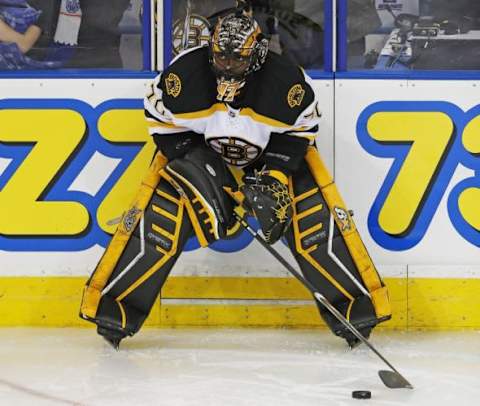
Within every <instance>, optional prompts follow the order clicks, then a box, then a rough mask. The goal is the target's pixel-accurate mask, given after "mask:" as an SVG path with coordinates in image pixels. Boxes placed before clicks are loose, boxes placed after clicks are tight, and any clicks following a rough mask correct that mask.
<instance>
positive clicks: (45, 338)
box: [0, 328, 480, 406]
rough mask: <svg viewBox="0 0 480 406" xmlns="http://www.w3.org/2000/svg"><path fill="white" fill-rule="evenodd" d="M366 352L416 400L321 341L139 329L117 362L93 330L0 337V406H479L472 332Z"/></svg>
mask: <svg viewBox="0 0 480 406" xmlns="http://www.w3.org/2000/svg"><path fill="white" fill-rule="evenodd" d="M371 342H372V343H373V345H374V346H375V347H376V348H377V349H378V350H379V351H380V352H381V353H382V355H384V356H385V357H386V358H387V359H388V360H389V361H390V362H391V363H392V364H393V365H394V366H395V367H396V368H397V369H398V370H399V371H400V372H401V373H402V374H403V375H404V376H405V377H406V378H407V379H408V380H409V381H410V382H411V383H412V384H413V385H414V386H415V389H414V390H408V389H395V390H392V389H388V388H386V387H385V386H384V385H383V384H382V382H381V381H380V379H379V377H378V376H377V372H378V370H380V369H387V368H386V367H385V365H384V364H383V363H382V361H380V360H379V359H378V358H377V357H376V356H375V355H374V354H373V353H372V352H371V351H369V350H368V349H367V348H366V347H365V346H361V347H359V348H357V349H355V350H353V351H350V350H348V349H347V348H346V346H345V344H344V343H343V341H341V340H339V339H337V338H335V337H333V336H332V335H331V334H330V333H328V332H327V331H325V330H258V329H238V330H232V329H227V330H225V329H188V330H187V329H178V330H171V329H145V330H143V331H142V332H141V333H139V334H138V335H137V336H135V337H134V338H129V339H126V340H124V342H122V345H121V349H120V351H119V352H115V351H114V350H113V349H112V348H110V347H109V346H108V345H107V344H106V343H104V341H103V340H101V339H100V338H99V337H98V336H97V335H96V333H95V332H94V331H93V330H91V329H23V328H21V329H0V405H2V406H3V405H8V406H10V405H13V406H23V405H35V406H36V405H41V406H43V405H62V404H63V405H85V406H86V405H92V406H94V405H102V406H104V405H107V406H108V405H168V406H171V405H175V406H176V405H179V406H184V405H206V406H216V405H219V406H220V405H221V406H236V405H255V406H256V405H259V406H268V405H275V406H287V405H288V406H302V405H315V406H319V405H320V406H321V405H325V406H334V405H359V404H360V405H367V404H368V405H381V406H390V405H391V406H394V405H402V406H403V405H415V406H422V405H432V406H433V405H435V406H439V405H448V406H460V405H469V406H473V405H478V404H480V403H479V402H480V332H473V331H470V332H449V333H432V332H413V333H398V332H397V333H392V332H381V331H380V332H375V333H374V335H373V337H372V340H371ZM353 390H370V391H371V392H372V399H370V400H357V399H352V397H351V392H352V391H353Z"/></svg>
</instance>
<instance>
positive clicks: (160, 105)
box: [143, 74, 190, 136]
mask: <svg viewBox="0 0 480 406" xmlns="http://www.w3.org/2000/svg"><path fill="white" fill-rule="evenodd" d="M161 80H162V75H161V74H160V75H158V76H157V77H156V78H155V80H154V81H153V82H152V84H151V88H150V89H149V92H148V93H147V95H146V96H145V99H144V103H143V104H144V108H145V118H146V120H147V125H148V131H149V133H150V135H152V136H157V135H158V136H165V135H167V136H168V135H173V134H179V133H186V132H189V131H190V129H189V128H187V127H181V126H178V125H176V124H174V122H173V114H172V113H171V112H170V111H169V110H168V108H167V107H166V106H165V104H164V101H163V91H162V88H161V86H160V83H161Z"/></svg>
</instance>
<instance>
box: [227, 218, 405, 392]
mask: <svg viewBox="0 0 480 406" xmlns="http://www.w3.org/2000/svg"><path fill="white" fill-rule="evenodd" d="M233 213H234V216H235V218H236V219H237V221H238V222H239V223H240V224H241V225H242V226H243V227H244V228H245V229H246V230H247V231H248V232H249V233H250V234H251V235H252V236H253V238H255V239H256V240H257V241H258V242H259V243H260V244H261V245H262V246H263V247H264V248H265V249H266V250H267V251H268V252H270V254H272V255H273V256H274V257H275V258H276V259H277V260H278V261H279V262H280V263H281V264H282V265H283V266H284V267H285V268H287V270H288V271H289V272H290V273H291V274H292V275H293V276H294V277H295V278H296V279H297V280H298V281H300V283H302V285H303V286H305V287H306V288H307V289H308V290H309V291H310V292H311V293H312V294H313V296H314V297H315V299H317V300H318V302H319V303H321V304H322V305H323V306H325V307H326V308H327V309H328V310H329V311H330V312H331V313H332V314H333V316H335V318H337V320H338V321H339V322H341V323H342V324H343V325H344V326H345V327H346V328H348V329H349V330H350V331H351V332H352V334H354V335H355V337H357V338H358V339H359V340H360V341H362V342H363V343H364V344H365V345H366V346H367V347H368V348H370V349H371V350H372V351H373V352H374V353H375V354H376V355H377V356H378V357H379V358H380V359H381V360H382V361H383V362H384V363H385V364H386V365H388V367H389V368H390V369H391V371H387V370H381V371H378V375H379V376H380V379H381V380H382V382H383V383H384V384H385V386H387V387H388V388H391V389H398V388H405V389H413V386H412V384H411V383H410V382H408V381H407V380H406V379H405V378H404V377H403V376H402V374H400V372H398V371H397V369H396V368H395V367H394V366H393V365H392V364H391V363H390V362H388V361H387V359H386V358H385V357H384V356H383V355H382V354H380V353H379V352H378V350H377V349H376V348H375V347H374V346H373V345H372V344H371V343H370V342H369V341H368V340H367V339H366V338H365V337H364V336H363V335H362V334H361V333H360V332H359V331H358V330H357V329H356V328H355V327H354V326H353V324H352V323H350V322H349V321H348V320H347V319H346V318H345V317H344V316H343V314H342V313H340V312H339V311H338V310H337V309H336V308H335V307H334V306H333V305H332V304H331V303H330V302H329V301H328V300H327V299H326V298H325V296H323V295H322V294H321V293H319V292H317V291H316V289H315V287H314V286H313V285H312V284H311V283H310V282H309V281H308V280H306V279H305V278H304V277H303V276H302V275H301V274H300V273H299V272H298V271H297V270H296V269H295V268H294V267H293V266H292V265H290V264H289V263H288V261H287V260H286V259H285V258H283V257H282V256H281V255H280V254H279V253H278V251H277V250H276V249H275V248H273V247H272V246H271V245H269V244H268V243H267V242H266V241H265V240H264V239H263V237H261V236H260V235H259V234H258V233H257V232H256V231H255V230H254V229H253V228H252V227H250V224H248V222H247V221H246V220H245V219H244V218H243V217H241V216H240V215H239V214H238V213H237V212H235V211H234V212H233Z"/></svg>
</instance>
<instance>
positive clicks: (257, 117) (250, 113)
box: [240, 107, 291, 128]
mask: <svg viewBox="0 0 480 406" xmlns="http://www.w3.org/2000/svg"><path fill="white" fill-rule="evenodd" d="M240 115H241V116H247V117H250V118H251V119H252V120H253V121H257V122H259V123H262V124H266V125H269V126H271V127H280V128H290V127H291V125H290V124H286V123H282V122H281V121H278V120H275V119H273V118H270V117H267V116H263V115H261V114H258V113H257V112H256V111H255V110H253V109H251V108H249V107H247V108H244V109H241V110H240Z"/></svg>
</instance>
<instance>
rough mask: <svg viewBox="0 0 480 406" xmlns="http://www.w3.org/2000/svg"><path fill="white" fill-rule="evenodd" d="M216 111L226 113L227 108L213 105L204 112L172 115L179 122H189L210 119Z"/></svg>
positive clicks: (219, 104)
mask: <svg viewBox="0 0 480 406" xmlns="http://www.w3.org/2000/svg"><path fill="white" fill-rule="evenodd" d="M217 111H228V108H227V106H226V105H225V104H223V103H215V104H214V105H212V106H211V107H210V108H208V109H205V110H199V111H194V112H192V113H180V114H174V115H173V116H174V117H175V118H179V119H181V120H190V119H195V118H205V117H210V116H212V115H213V114H215V113H216V112H217Z"/></svg>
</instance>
